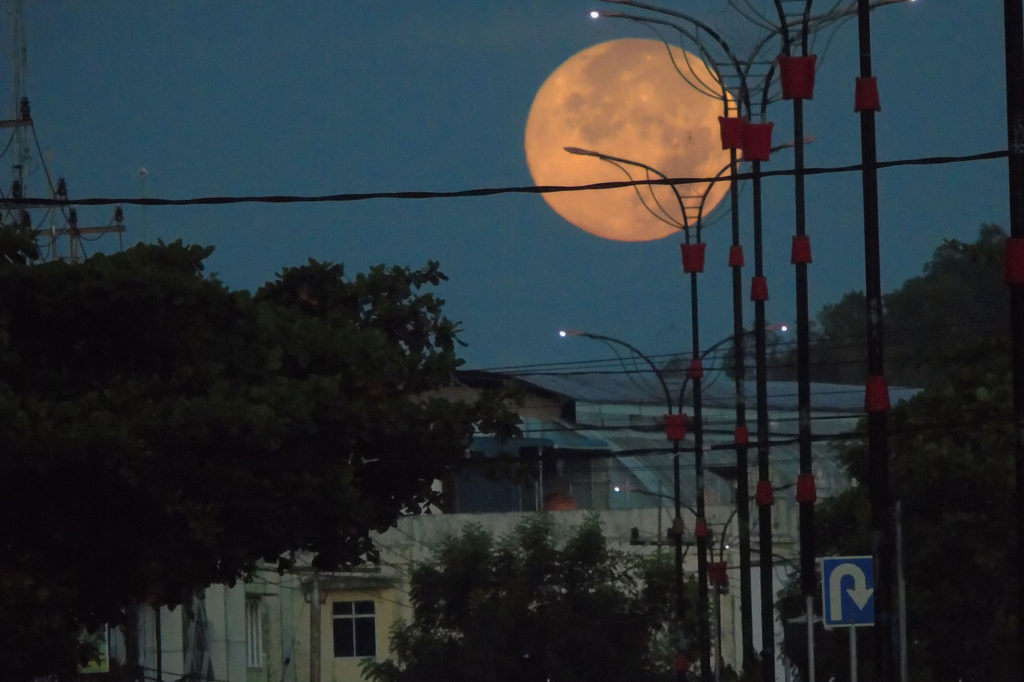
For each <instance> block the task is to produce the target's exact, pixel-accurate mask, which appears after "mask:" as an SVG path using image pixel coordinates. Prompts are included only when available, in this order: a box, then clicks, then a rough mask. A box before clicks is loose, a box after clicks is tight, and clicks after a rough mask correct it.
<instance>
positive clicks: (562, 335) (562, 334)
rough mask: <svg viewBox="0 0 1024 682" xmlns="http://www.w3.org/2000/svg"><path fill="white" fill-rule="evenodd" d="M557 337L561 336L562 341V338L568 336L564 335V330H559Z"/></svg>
mask: <svg viewBox="0 0 1024 682" xmlns="http://www.w3.org/2000/svg"><path fill="white" fill-rule="evenodd" d="M558 335H559V336H561V337H562V338H563V339H564V338H565V337H566V336H568V334H566V333H565V330H564V329H560V330H559V331H558Z"/></svg>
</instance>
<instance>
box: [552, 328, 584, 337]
mask: <svg viewBox="0 0 1024 682" xmlns="http://www.w3.org/2000/svg"><path fill="white" fill-rule="evenodd" d="M558 335H559V336H561V337H562V338H563V339H564V338H565V337H567V336H586V332H581V331H580V330H579V329H559V330H558Z"/></svg>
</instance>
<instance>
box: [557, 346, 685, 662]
mask: <svg viewBox="0 0 1024 682" xmlns="http://www.w3.org/2000/svg"><path fill="white" fill-rule="evenodd" d="M559 335H561V336H563V337H565V336H582V337H584V338H587V339H593V340H595V341H601V342H602V343H605V344H608V345H611V346H620V347H622V348H625V349H627V350H628V351H629V352H631V353H633V354H634V355H636V356H637V357H638V358H640V359H641V360H643V361H644V362H645V363H646V364H647V366H648V367H650V368H651V371H652V372H653V373H654V376H655V378H656V379H657V380H658V383H659V384H660V386H661V390H662V392H663V394H664V397H665V410H666V415H665V435H666V437H668V438H669V440H671V441H672V484H673V492H672V499H673V503H674V506H675V517H674V518H673V519H672V535H673V540H674V545H675V575H674V578H675V598H676V620H677V627H678V633H677V634H678V637H679V640H678V642H677V645H676V681H677V682H685V680H686V671H687V669H688V668H689V660H688V658H687V657H686V648H685V642H684V640H683V619H684V617H685V615H686V612H685V603H684V600H683V517H682V502H681V500H680V486H679V441H680V440H682V438H683V437H684V436H685V433H686V430H685V424H686V421H685V415H683V413H682V411H681V410H680V411H679V412H673V405H672V393H671V391H669V388H668V383H667V382H666V381H665V377H664V375H663V374H662V371H661V370H660V369H659V368H658V366H657V365H656V364H654V361H653V360H651V358H650V357H648V356H647V355H646V354H645V353H643V352H642V351H641V350H640V349H639V348H637V347H636V346H634V345H633V344H631V343H628V342H626V341H623V340H622V339H617V338H615V337H612V336H605V335H603V334H591V333H590V332H584V331H579V330H577V329H564V330H562V331H560V332H559Z"/></svg>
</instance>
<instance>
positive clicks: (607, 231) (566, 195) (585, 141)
mask: <svg viewBox="0 0 1024 682" xmlns="http://www.w3.org/2000/svg"><path fill="white" fill-rule="evenodd" d="M668 49H671V50H672V54H673V55H674V57H675V63H676V64H677V65H678V66H679V68H680V69H681V70H682V71H683V73H687V74H688V75H689V71H688V69H689V68H692V69H694V71H695V72H696V73H697V74H699V78H700V80H701V81H702V82H704V83H706V84H711V86H712V87H714V83H715V78H714V76H713V75H712V73H711V71H710V70H709V69H708V68H707V66H706V65H705V64H704V62H703V61H701V59H700V58H699V57H697V56H695V55H693V54H690V53H688V52H685V51H684V50H682V49H681V48H678V47H674V46H673V47H671V48H666V46H665V44H664V43H661V42H659V41H656V40H643V39H638V38H625V39H621V40H611V41H608V42H605V43H600V44H598V45H594V46H592V47H588V48H587V49H585V50H583V51H581V52H578V53H576V54H575V55H573V56H572V57H570V58H569V59H568V60H567V61H566V62H565V63H563V64H562V65H561V66H559V67H558V68H557V69H556V70H555V71H554V73H552V74H551V75H550V76H549V77H548V79H547V80H546V81H545V82H544V84H543V85H542V86H541V88H540V90H539V91H538V92H537V95H536V97H535V98H534V100H533V104H532V106H531V107H530V114H529V116H528V118H527V121H526V162H527V164H528V165H529V167H530V174H531V175H532V176H533V181H534V182H535V183H536V184H538V185H587V184H590V183H595V182H607V181H619V180H628V178H627V177H626V175H625V174H624V173H623V172H622V171H621V170H619V169H618V168H616V167H615V166H613V165H612V164H610V163H607V162H605V161H602V160H600V159H598V158H595V157H593V156H579V155H575V154H571V153H569V152H567V151H565V147H578V148H583V149H588V150H591V151H595V152H599V153H601V154H604V155H607V156H615V157H619V158H623V159H629V160H631V161H637V162H640V163H644V164H646V165H648V166H651V167H653V168H655V169H657V170H659V171H661V172H662V173H664V174H665V175H667V176H668V177H670V178H677V177H678V178H684V177H685V178H711V177H714V176H715V175H716V174H717V173H718V172H719V171H721V170H722V169H723V168H724V167H725V166H726V165H728V163H729V152H728V151H726V150H723V149H722V143H721V138H720V136H719V131H718V117H719V116H720V115H722V113H723V105H722V100H721V98H715V97H711V96H708V95H707V94H704V93H702V92H698V91H697V90H696V89H694V87H693V86H691V85H690V84H689V83H687V82H686V81H685V80H683V78H682V77H681V76H680V75H679V73H678V72H677V71H676V70H675V68H674V67H673V64H672V60H671V59H670V58H669V55H668ZM626 167H627V168H628V169H629V171H630V173H631V174H632V176H633V178H634V179H636V180H643V179H646V175H645V171H644V170H643V169H640V168H635V167H630V166H626ZM651 177H652V178H653V179H657V176H653V175H652V176H651ZM728 185H729V183H728V182H724V181H723V182H718V183H715V184H714V186H713V187H711V190H710V192H709V193H708V198H707V201H706V202H705V205H704V213H703V215H704V216H705V217H706V216H707V214H708V213H709V212H710V211H711V209H712V208H714V206H715V205H716V204H717V203H718V202H719V201H721V199H722V197H723V196H725V193H726V192H727V191H728V189H729V186H728ZM707 188H708V183H695V184H690V185H678V190H679V193H680V194H681V195H682V196H683V198H684V204H685V205H686V207H687V217H688V219H689V224H690V225H694V224H695V222H696V219H697V203H698V200H699V196H700V195H701V194H702V193H703V192H704V191H705V190H706V189H707ZM637 189H639V192H640V193H641V194H643V195H644V197H645V199H647V203H648V204H649V205H652V206H655V205H654V203H653V202H652V200H651V198H650V196H649V195H648V194H647V192H648V188H647V187H638V188H637ZM654 192H655V196H656V197H657V202H658V204H660V206H661V207H663V208H664V209H665V210H666V211H669V212H671V214H672V215H673V217H674V219H675V220H676V221H678V222H680V223H682V222H683V221H682V219H681V216H680V211H679V202H678V200H677V199H676V197H675V195H674V194H673V193H672V190H671V188H669V187H667V186H663V187H656V188H655V189H654ZM637 194H638V193H637V191H636V190H635V189H634V188H632V187H623V188H619V189H610V190H586V191H576V192H549V193H546V194H544V195H543V197H544V200H545V201H547V202H548V204H549V205H550V206H551V208H553V209H554V210H555V211H556V212H557V213H558V214H559V215H560V216H562V217H563V218H565V219H566V220H568V221H569V222H570V223H572V224H573V225H575V226H576V227H579V228H581V229H583V230H586V231H587V232H590V233H592V234H594V235H597V236H598V237H602V238H604V239H614V240H618V241H649V240H653V239H661V238H663V237H667V236H669V235H671V234H674V233H677V232H679V229H678V228H676V227H674V226H672V225H668V224H666V223H664V222H661V221H660V220H658V219H656V218H654V217H653V216H652V215H651V214H650V213H649V212H648V210H647V209H646V208H644V206H643V204H642V203H641V201H640V197H638V196H637ZM688 197H689V198H688ZM655 208H656V206H655Z"/></svg>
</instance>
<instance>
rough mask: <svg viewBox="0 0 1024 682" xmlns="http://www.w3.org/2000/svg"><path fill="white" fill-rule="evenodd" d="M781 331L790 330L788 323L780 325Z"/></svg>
mask: <svg viewBox="0 0 1024 682" xmlns="http://www.w3.org/2000/svg"><path fill="white" fill-rule="evenodd" d="M779 331H780V332H788V331H789V327H787V326H786V325H782V326H781V327H779Z"/></svg>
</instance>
